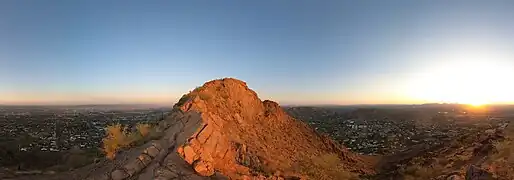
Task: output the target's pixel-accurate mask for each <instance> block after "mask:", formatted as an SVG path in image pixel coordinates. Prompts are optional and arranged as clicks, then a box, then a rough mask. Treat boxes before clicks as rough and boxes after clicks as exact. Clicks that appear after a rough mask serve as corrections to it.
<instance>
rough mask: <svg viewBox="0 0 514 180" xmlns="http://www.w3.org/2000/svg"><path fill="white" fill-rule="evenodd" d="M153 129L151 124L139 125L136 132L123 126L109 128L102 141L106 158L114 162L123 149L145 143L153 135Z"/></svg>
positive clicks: (117, 125) (116, 125)
mask: <svg viewBox="0 0 514 180" xmlns="http://www.w3.org/2000/svg"><path fill="white" fill-rule="evenodd" d="M153 129H154V128H153V127H152V126H151V125H149V124H137V125H136V131H134V132H132V131H130V130H129V129H128V128H127V127H124V126H122V125H121V124H114V125H110V126H107V128H106V132H105V133H106V136H105V137H104V138H103V140H102V142H103V152H104V153H105V156H106V157H107V158H109V159H111V160H112V159H114V158H115V156H116V153H117V152H119V151H120V150H121V149H123V148H129V147H132V146H134V145H140V144H142V143H144V142H145V141H146V137H149V135H150V134H153V133H152V132H153Z"/></svg>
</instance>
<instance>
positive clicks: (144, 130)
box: [136, 124, 151, 137]
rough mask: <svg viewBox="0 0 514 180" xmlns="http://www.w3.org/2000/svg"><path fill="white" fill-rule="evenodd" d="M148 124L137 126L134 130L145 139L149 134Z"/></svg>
mask: <svg viewBox="0 0 514 180" xmlns="http://www.w3.org/2000/svg"><path fill="white" fill-rule="evenodd" d="M150 127H151V126H150V124H137V125H136V129H137V132H139V133H140V134H141V136H143V137H145V136H147V135H148V133H150Z"/></svg>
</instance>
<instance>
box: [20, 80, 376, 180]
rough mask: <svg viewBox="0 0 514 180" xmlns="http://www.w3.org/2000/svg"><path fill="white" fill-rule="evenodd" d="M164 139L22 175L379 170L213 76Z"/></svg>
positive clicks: (162, 126) (166, 124)
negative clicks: (65, 168)
mask: <svg viewBox="0 0 514 180" xmlns="http://www.w3.org/2000/svg"><path fill="white" fill-rule="evenodd" d="M157 131H159V132H162V137H161V138H160V139H157V140H153V141H151V142H148V143H146V144H145V145H143V146H140V147H137V148H132V149H129V150H125V151H124V152H121V153H119V154H117V155H116V158H115V159H114V160H113V161H111V160H103V161H101V162H98V163H96V164H92V165H89V166H86V167H83V168H79V169H76V170H74V171H70V172H65V173H60V174H54V175H38V176H24V177H23V178H19V179H46V180H51V179H95V180H97V179H98V180H109V179H112V180H122V179H140V180H146V179H350V178H352V177H353V178H354V177H355V175H365V174H373V173H374V170H373V167H372V166H373V163H372V162H370V161H369V160H368V159H367V158H366V157H363V156H358V155H355V154H353V153H351V152H349V151H348V150H347V149H346V148H344V147H342V146H340V145H338V144H336V143H335V142H334V141H332V140H331V139H330V138H328V137H326V136H322V135H320V134H318V133H316V132H315V131H314V130H313V129H311V128H310V127H309V126H308V125H306V124H304V123H302V122H300V121H298V120H295V119H293V118H291V117H290V116H289V115H287V114H286V113H285V112H284V111H283V110H282V109H281V108H280V107H279V105H278V104H277V103H275V102H272V101H268V100H266V101H261V100H260V99H259V97H258V96H257V94H256V93H255V92H254V91H252V90H251V89H249V88H248V87H247V85H246V83H245V82H243V81H240V80H236V79H232V78H225V79H220V80H213V81H210V82H207V83H205V84H204V85H203V86H201V87H198V88H196V89H195V90H193V91H192V92H190V93H188V94H186V95H184V96H183V97H182V98H181V99H180V100H179V102H178V103H177V104H176V105H175V106H174V109H173V112H172V113H171V115H170V116H169V117H167V118H166V119H165V120H163V121H161V122H160V123H159V125H158V126H157Z"/></svg>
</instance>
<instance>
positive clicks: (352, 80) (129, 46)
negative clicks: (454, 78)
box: [0, 0, 514, 104]
mask: <svg viewBox="0 0 514 180" xmlns="http://www.w3.org/2000/svg"><path fill="white" fill-rule="evenodd" d="M513 9H514V2H513V1H508V0H506V1H485V0H484V1H451V2H450V1H446V0H445V1H435V0H426V1H421V0H420V1H411V0H405V1H377V0H373V1H343V0H327V1H310V0H308V1H301V0H291V1H286V0H284V1H268V0H265V1H238V0H234V1H209V0H205V1H195V0H193V1H169V0H166V1H128V0H127V1H96V0H88V1H67V0H62V1H50V0H48V1H39V0H33V1H26V0H2V1H0V103H4V104H11V103H14V104H34V103H36V104H45V103H52V104H60V103H61V104H65V103H71V104H81V103H170V104H172V103H174V102H175V101H176V100H177V98H178V97H180V96H181V95H182V94H183V93H187V92H188V91H189V90H191V89H193V88H195V87H196V86H199V85H201V84H203V82H205V81H208V80H211V79H216V78H221V77H235V78H239V79H242V80H244V81H246V82H247V83H248V85H249V86H250V88H252V89H254V90H256V91H257V92H258V93H259V95H260V97H261V98H262V99H272V100H275V101H279V102H280V103H282V104H293V103H294V104H369V103H420V102H426V101H430V100H434V99H429V100H427V99H423V98H417V97H416V96H414V95H411V94H413V92H418V91H419V90H416V88H419V86H417V85H415V83H414V82H416V80H413V79H416V77H418V76H419V75H420V74H423V73H425V74H430V73H432V72H435V70H434V69H437V67H438V66H445V63H446V62H448V61H449V60H448V58H444V57H449V56H452V57H453V56H459V57H461V56H462V57H464V56H465V57H477V56H480V55H484V54H485V55H484V56H487V57H485V58H483V59H482V60H477V61H487V62H495V61H496V62H495V63H497V64H502V63H503V65H504V66H503V67H508V66H509V65H511V64H510V63H511V62H512V61H513V60H514V59H512V58H511V57H514V56H512V54H511V52H514V46H513V45H514V21H513V20H514V11H512V10H513ZM484 49H485V50H484ZM476 52H481V53H480V54H476ZM449 54H451V55H449ZM442 56H444V57H443V58H441V57H442ZM493 56H494V57H501V58H499V59H491V58H488V57H493ZM460 60H462V59H460ZM458 66H459V65H456V66H454V67H450V68H457V69H458ZM512 67H514V65H513V66H512ZM430 68H432V70H431V69H430ZM508 70H514V69H507V70H506V71H508ZM493 71H494V70H493ZM509 75H510V74H509ZM507 77H508V75H506V76H502V77H500V79H501V78H505V79H501V80H506V81H507V80H508V79H512V78H514V77H508V79H507ZM493 78H498V77H493ZM427 82H429V81H427ZM430 82H431V81H430ZM507 82H508V81H507ZM437 85H438V84H428V86H430V87H434V86H437ZM428 86H427V87H428ZM510 87H511V86H509V87H506V88H510ZM441 88H445V87H441ZM502 88H503V87H502ZM513 100H514V99H513ZM505 101H507V100H505Z"/></svg>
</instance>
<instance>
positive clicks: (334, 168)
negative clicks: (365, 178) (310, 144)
mask: <svg viewBox="0 0 514 180" xmlns="http://www.w3.org/2000/svg"><path fill="white" fill-rule="evenodd" d="M300 171H301V172H302V173H304V174H306V175H307V176H309V177H310V178H311V179H320V180H325V179H326V180H328V179H341V180H351V179H357V175H356V174H354V173H351V172H349V171H347V170H345V169H344V168H343V167H342V163H341V159H340V158H339V156H338V155H337V154H333V153H332V154H324V155H321V156H318V157H315V158H313V159H312V161H311V162H303V163H302V164H301V166H300Z"/></svg>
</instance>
